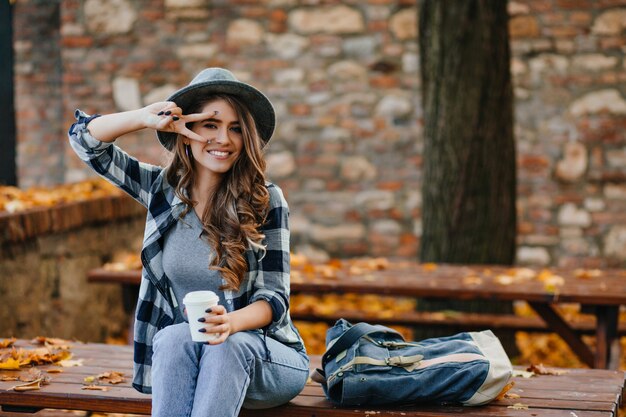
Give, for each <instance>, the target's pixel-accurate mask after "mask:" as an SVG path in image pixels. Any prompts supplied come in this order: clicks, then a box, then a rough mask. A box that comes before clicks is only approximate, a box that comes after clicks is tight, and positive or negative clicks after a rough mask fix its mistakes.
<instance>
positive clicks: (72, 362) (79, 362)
mask: <svg viewBox="0 0 626 417" xmlns="http://www.w3.org/2000/svg"><path fill="white" fill-rule="evenodd" d="M83 360H84V359H65V360H62V361H59V362H57V365H59V366H62V367H64V368H69V367H72V366H83Z"/></svg>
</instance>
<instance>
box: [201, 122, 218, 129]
mask: <svg viewBox="0 0 626 417" xmlns="http://www.w3.org/2000/svg"><path fill="white" fill-rule="evenodd" d="M203 127H206V128H207V129H217V126H216V125H214V124H213V123H207V124H205V125H204V126H203Z"/></svg>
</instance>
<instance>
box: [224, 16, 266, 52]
mask: <svg viewBox="0 0 626 417" xmlns="http://www.w3.org/2000/svg"><path fill="white" fill-rule="evenodd" d="M264 34H265V31H264V30H263V27H262V26H261V24H260V23H258V22H256V21H254V20H251V19H236V20H234V21H232V22H231V23H230V24H229V25H228V29H227V31H226V42H227V44H228V45H232V46H240V47H246V46H255V45H259V44H260V43H261V42H263V35H264Z"/></svg>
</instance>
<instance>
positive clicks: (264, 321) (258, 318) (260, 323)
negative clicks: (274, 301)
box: [228, 300, 272, 333]
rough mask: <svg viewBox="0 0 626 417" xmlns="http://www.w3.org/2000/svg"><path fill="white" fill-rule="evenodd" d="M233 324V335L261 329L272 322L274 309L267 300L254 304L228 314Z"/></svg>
mask: <svg viewBox="0 0 626 417" xmlns="http://www.w3.org/2000/svg"><path fill="white" fill-rule="evenodd" d="M228 315H229V316H230V322H231V328H232V330H231V333H236V332H242V331H245V330H253V329H260V328H263V327H265V326H267V325H268V324H270V323H271V322H272V308H271V307H270V303H268V302H267V301H265V300H259V301H255V302H254V303H252V304H250V305H248V306H246V307H244V308H241V309H239V310H235V311H233V312H232V313H228Z"/></svg>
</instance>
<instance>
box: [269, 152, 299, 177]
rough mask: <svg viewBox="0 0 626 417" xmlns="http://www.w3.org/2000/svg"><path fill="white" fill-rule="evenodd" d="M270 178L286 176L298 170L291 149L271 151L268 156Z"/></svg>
mask: <svg viewBox="0 0 626 417" xmlns="http://www.w3.org/2000/svg"><path fill="white" fill-rule="evenodd" d="M266 162H267V175H268V177H269V178H276V179H278V178H285V177H288V176H290V175H292V174H293V173H294V172H295V170H296V161H295V159H294V157H293V153H291V152H289V151H284V152H277V153H270V154H268V155H267V157H266Z"/></svg>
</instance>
